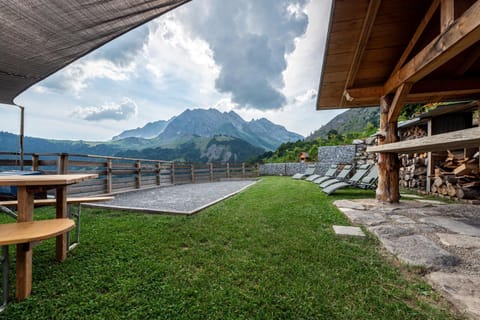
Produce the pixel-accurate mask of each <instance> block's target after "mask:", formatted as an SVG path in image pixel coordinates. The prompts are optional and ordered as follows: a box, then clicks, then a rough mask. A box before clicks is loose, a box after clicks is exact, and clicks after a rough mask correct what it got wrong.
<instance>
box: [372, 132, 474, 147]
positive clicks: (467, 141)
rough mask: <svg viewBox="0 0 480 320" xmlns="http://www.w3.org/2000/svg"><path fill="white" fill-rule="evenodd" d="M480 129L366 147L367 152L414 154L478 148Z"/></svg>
mask: <svg viewBox="0 0 480 320" xmlns="http://www.w3.org/2000/svg"><path fill="white" fill-rule="evenodd" d="M479 145H480V128H478V127H475V128H470V129H465V130H458V131H452V132H447V133H441V134H436V135H433V136H430V137H424V138H418V139H412V140H406V141H400V142H395V143H389V144H384V145H378V146H371V147H367V152H398V153H415V152H427V151H432V152H433V151H445V150H447V149H461V148H478V146H479Z"/></svg>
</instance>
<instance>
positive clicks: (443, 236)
mask: <svg viewBox="0 0 480 320" xmlns="http://www.w3.org/2000/svg"><path fill="white" fill-rule="evenodd" d="M437 236H438V238H439V239H440V242H441V243H443V244H444V245H446V246H454V247H459V248H467V249H468V248H480V237H473V236H467V235H463V234H451V233H437Z"/></svg>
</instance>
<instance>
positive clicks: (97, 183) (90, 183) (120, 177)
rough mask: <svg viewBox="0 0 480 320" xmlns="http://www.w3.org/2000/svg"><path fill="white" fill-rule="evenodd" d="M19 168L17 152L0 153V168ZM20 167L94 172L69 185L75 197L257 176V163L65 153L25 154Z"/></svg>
mask: <svg viewBox="0 0 480 320" xmlns="http://www.w3.org/2000/svg"><path fill="white" fill-rule="evenodd" d="M19 168H20V160H19V154H18V153H15V152H0V171H10V170H19ZM23 168H24V170H27V171H29V170H32V171H40V172H42V173H43V174H67V173H94V174H98V178H97V179H92V180H87V181H83V182H81V183H78V184H75V185H72V186H69V187H68V194H69V195H75V196H87V195H99V194H113V193H118V192H124V191H131V190H137V189H146V188H152V187H158V186H166V185H175V184H186V183H200V182H214V181H220V180H225V179H242V178H253V177H258V166H257V165H248V164H245V163H186V162H173V161H163V160H149V159H135V158H123V157H107V156H97V155H86V154H67V153H29V154H25V159H24V161H23Z"/></svg>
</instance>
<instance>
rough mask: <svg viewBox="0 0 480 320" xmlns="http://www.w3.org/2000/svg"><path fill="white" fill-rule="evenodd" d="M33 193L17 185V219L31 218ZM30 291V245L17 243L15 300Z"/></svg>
mask: <svg viewBox="0 0 480 320" xmlns="http://www.w3.org/2000/svg"><path fill="white" fill-rule="evenodd" d="M33 199H34V193H33V192H29V191H28V188H27V187H25V186H19V187H18V193H17V200H18V207H17V211H18V212H17V213H18V216H17V221H18V222H25V221H32V220H33ZM31 292H32V247H31V246H30V245H29V244H25V243H24V244H17V262H16V291H15V296H16V298H17V300H19V301H20V300H23V299H25V298H27V297H28V296H29V295H30V293H31Z"/></svg>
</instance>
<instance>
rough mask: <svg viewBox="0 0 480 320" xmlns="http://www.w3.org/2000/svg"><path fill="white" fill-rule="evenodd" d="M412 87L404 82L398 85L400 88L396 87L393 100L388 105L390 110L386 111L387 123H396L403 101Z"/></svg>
mask: <svg viewBox="0 0 480 320" xmlns="http://www.w3.org/2000/svg"><path fill="white" fill-rule="evenodd" d="M412 85H413V84H412V83H410V82H404V83H402V84H401V85H400V87H398V89H397V91H396V92H395V97H394V98H393V101H392V104H391V105H390V108H389V110H388V117H387V121H388V122H397V119H398V116H399V115H400V112H402V109H403V105H404V103H405V99H406V98H407V96H408V94H409V93H410V89H411V88H412Z"/></svg>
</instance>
